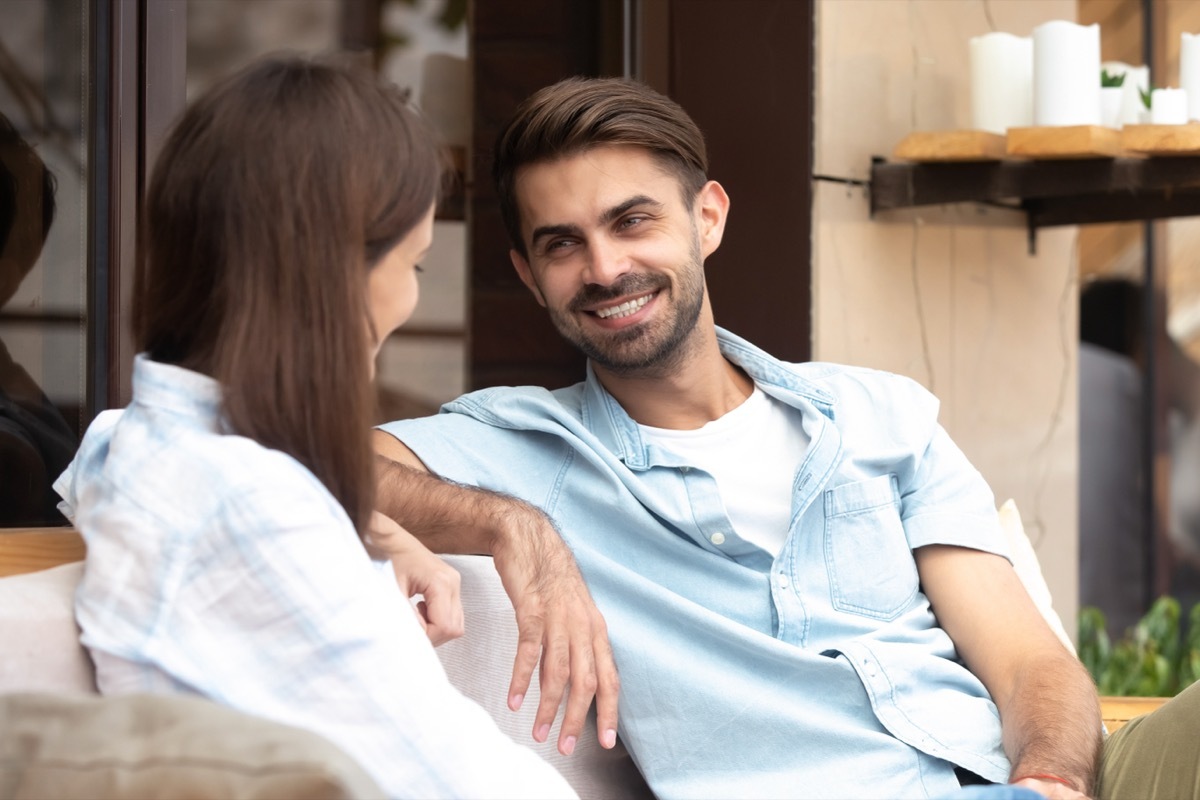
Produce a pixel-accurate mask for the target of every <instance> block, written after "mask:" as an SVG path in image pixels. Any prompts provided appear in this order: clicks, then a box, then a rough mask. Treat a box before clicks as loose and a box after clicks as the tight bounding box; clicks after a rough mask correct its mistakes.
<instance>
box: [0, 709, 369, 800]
mask: <svg viewBox="0 0 1200 800" xmlns="http://www.w3.org/2000/svg"><path fill="white" fill-rule="evenodd" d="M382 794H383V793H382V792H381V791H380V790H379V788H378V786H376V784H375V783H374V782H373V781H372V780H371V778H370V777H369V776H368V775H367V774H366V773H365V772H364V771H363V770H362V768H361V767H359V766H358V764H356V763H355V762H354V761H353V760H352V759H350V758H349V757H347V756H346V755H344V754H343V753H342V752H341V751H340V750H338V749H337V748H336V747H334V746H333V745H332V744H330V743H329V742H327V741H325V740H324V739H323V738H321V737H320V736H317V735H315V734H313V733H310V732H308V731H304V730H300V729H297V728H292V727H288V726H286V725H280V724H278V723H275V722H269V721H267V720H263V719H258V718H256V717H251V716H248V715H246V714H242V713H240V712H237V711H234V710H233V709H230V708H226V707H225V706H221V705H218V704H216V703H212V702H210V701H208V700H203V699H200V698H195V697H188V696H184V695H120V696H115V697H98V696H93V697H87V696H78V695H77V696H67V695H49V694H13V695H5V696H0V800H40V799H41V798H45V800H61V798H72V797H87V798H96V799H97V800H101V799H103V798H149V797H153V798H158V800H173V799H174V798H181V799H182V798H189V800H205V798H214V800H216V799H217V798H222V799H223V798H272V799H275V798H285V797H286V798H314V799H315V798H370V797H381V796H382Z"/></svg>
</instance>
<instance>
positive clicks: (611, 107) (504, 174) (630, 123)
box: [492, 77, 708, 256]
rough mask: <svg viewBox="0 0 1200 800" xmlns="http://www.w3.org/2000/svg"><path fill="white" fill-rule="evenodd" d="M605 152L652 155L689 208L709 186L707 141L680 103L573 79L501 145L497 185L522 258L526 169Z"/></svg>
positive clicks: (624, 83) (520, 110) (647, 91)
mask: <svg viewBox="0 0 1200 800" xmlns="http://www.w3.org/2000/svg"><path fill="white" fill-rule="evenodd" d="M601 145H626V146H632V147H641V148H644V149H646V150H648V151H649V152H650V154H651V156H653V157H654V159H655V160H657V161H658V162H659V164H660V165H661V166H662V167H663V168H664V169H666V170H667V171H668V172H669V173H671V174H673V175H675V176H676V177H677V178H678V180H679V184H680V190H681V192H682V193H683V201H684V203H685V205H687V206H688V207H689V208H690V207H691V205H692V202H693V201H694V200H695V197H696V194H697V193H698V192H699V191H700V189H701V188H702V187H703V186H704V184H705V182H706V181H707V180H708V154H707V152H706V149H705V146H704V135H703V134H702V133H701V132H700V129H699V128H698V127H696V123H695V122H693V121H692V118H691V117H689V116H688V115H687V112H685V111H684V110H683V109H682V108H681V107H680V106H679V104H678V103H676V102H675V101H674V100H671V99H670V98H668V97H665V96H663V95H661V94H659V93H658V92H656V91H654V90H653V89H651V88H650V87H649V86H646V85H645V84H643V83H639V82H637V81H633V80H628V79H625V78H579V77H575V78H567V79H565V80H562V81H559V82H558V83H556V84H554V85H553V86H547V87H546V88H544V89H541V90H539V91H537V92H536V93H534V94H533V95H531V96H530V97H529V98H528V99H526V100H525V102H523V103H522V104H521V105H520V106H518V107H517V110H516V112H515V113H514V115H513V118H512V119H511V120H510V121H509V123H508V124H507V125H506V126H505V127H504V130H503V131H502V132H501V133H500V136H499V137H498V138H497V140H496V146H495V151H494V154H493V155H494V161H493V163H492V178H493V179H494V180H495V182H496V193H497V195H498V196H499V200H500V214H501V216H502V218H503V220H504V226H505V228H506V229H507V230H508V236H509V238H510V239H511V240H512V244H513V247H514V248H516V250H517V252H519V253H520V254H521V255H523V256H528V253H526V251H525V242H524V241H523V240H522V238H521V216H520V210H519V209H518V207H517V198H516V178H517V172H518V171H519V170H520V169H521V167H524V166H528V165H531V164H537V163H543V162H547V161H554V160H556V159H560V158H566V157H570V156H574V155H578V154H580V153H582V152H584V151H586V150H590V149H591V148H593V147H598V146H601Z"/></svg>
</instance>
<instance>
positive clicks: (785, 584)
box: [779, 578, 788, 589]
mask: <svg viewBox="0 0 1200 800" xmlns="http://www.w3.org/2000/svg"><path fill="white" fill-rule="evenodd" d="M787 587H788V582H787V578H780V579H779V588H780V589H786V588H787Z"/></svg>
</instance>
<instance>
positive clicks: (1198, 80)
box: [1179, 33, 1200, 120]
mask: <svg viewBox="0 0 1200 800" xmlns="http://www.w3.org/2000/svg"><path fill="white" fill-rule="evenodd" d="M1179 86H1180V87H1181V88H1182V89H1183V90H1184V91H1185V92H1187V96H1188V119H1189V120H1193V119H1195V120H1200V35H1197V34H1193V33H1185V34H1182V40H1181V42H1180V46H1179Z"/></svg>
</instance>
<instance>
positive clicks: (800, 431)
mask: <svg viewBox="0 0 1200 800" xmlns="http://www.w3.org/2000/svg"><path fill="white" fill-rule="evenodd" d="M638 427H640V428H641V430H642V437H643V439H645V440H646V441H647V442H650V443H653V444H656V445H658V446H659V447H662V448H663V449H665V450H668V451H670V452H672V453H675V454H676V455H678V456H680V457H681V458H683V459H685V460H686V461H687V463H688V464H690V465H691V466H692V467H693V468H697V469H702V470H704V471H705V472H707V473H709V474H710V475H712V476H713V479H714V480H715V481H716V482H717V487H718V489H719V490H720V493H721V500H722V502H723V503H724V504H725V513H726V514H728V515H729V521H730V523H731V524H732V525H733V529H734V530H735V531H737V533H738V535H739V536H741V537H742V538H743V539H745V540H746V541H748V542H751V543H753V544H756V545H758V546H759V547H761V548H763V549H764V550H766V551H767V552H768V553H771V554H772V555H775V554H777V553H779V551H780V550H782V549H783V543H784V541H786V540H787V534H788V522H789V521H790V519H791V513H792V482H793V480H794V479H795V476H796V470H797V469H798V468H799V467H800V462H801V460H803V458H804V451H805V450H807V449H808V443H809V440H808V435H807V434H806V433H805V432H804V428H803V426H802V425H801V416H800V412H799V411H798V410H797V409H794V408H792V407H791V406H789V405H787V404H786V403H781V402H779V401H778V400H776V399H775V398H773V397H771V396H770V395H769V394H767V393H766V392H764V391H762V390H761V389H759V388H758V386H757V385H755V387H754V391H753V392H752V393H751V395H750V397H748V398H747V399H746V401H745V402H744V403H742V404H741V405H740V406H738V407H737V408H735V409H733V410H732V411H730V412H729V413H727V414H725V416H723V417H720V418H719V419H715V420H713V421H712V422H709V423H708V424H706V425H705V426H704V427H702V428H697V429H695V430H672V429H668V428H653V427H651V426H649V425H639V426H638Z"/></svg>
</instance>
